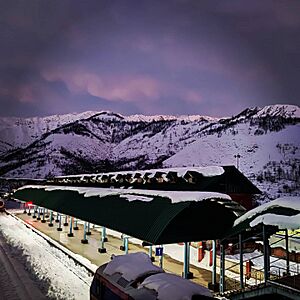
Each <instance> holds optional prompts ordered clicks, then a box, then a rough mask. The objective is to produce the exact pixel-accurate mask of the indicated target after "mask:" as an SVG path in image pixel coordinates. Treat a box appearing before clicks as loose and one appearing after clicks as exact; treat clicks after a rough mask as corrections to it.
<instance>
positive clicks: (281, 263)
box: [226, 250, 300, 275]
mask: <svg viewBox="0 0 300 300" xmlns="http://www.w3.org/2000/svg"><path fill="white" fill-rule="evenodd" d="M226 259H230V260H233V261H235V262H238V261H239V259H240V255H239V254H234V255H226ZM243 259H244V262H245V261H248V260H251V262H252V263H253V265H254V266H255V267H257V269H260V268H263V266H264V256H263V253H262V252H260V251H258V250H255V251H253V252H251V253H245V254H244V255H243ZM270 271H271V273H272V274H277V275H280V274H281V275H282V274H283V272H285V271H286V260H285V259H281V258H277V257H274V256H270ZM290 272H291V274H292V275H293V274H294V273H296V274H299V272H300V264H299V263H298V264H297V263H295V262H290Z"/></svg>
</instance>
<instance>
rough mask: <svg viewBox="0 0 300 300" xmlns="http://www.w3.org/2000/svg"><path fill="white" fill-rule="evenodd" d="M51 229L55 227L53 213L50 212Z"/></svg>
mask: <svg viewBox="0 0 300 300" xmlns="http://www.w3.org/2000/svg"><path fill="white" fill-rule="evenodd" d="M48 226H49V227H53V211H52V210H51V211H50V223H49V224H48Z"/></svg>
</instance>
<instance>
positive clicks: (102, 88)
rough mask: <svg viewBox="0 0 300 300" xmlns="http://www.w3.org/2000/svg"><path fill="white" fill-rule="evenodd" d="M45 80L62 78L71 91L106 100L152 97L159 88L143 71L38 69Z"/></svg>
mask: <svg viewBox="0 0 300 300" xmlns="http://www.w3.org/2000/svg"><path fill="white" fill-rule="evenodd" d="M42 76H43V77H44V78H45V79H46V80H47V81H59V80H60V81H63V82H64V83H65V84H66V85H67V87H68V88H69V90H70V91H71V92H74V93H88V94H90V95H92V96H96V97H100V98H104V99H107V100H110V101H120V100H121V101H125V102H131V101H133V102H135V101H141V100H144V99H147V100H156V99H158V98H159V97H160V96H161V93H162V92H163V86H162V85H161V84H160V83H159V82H158V80H156V79H154V78H151V77H150V76H147V75H130V74H127V75H118V74H115V75H100V74H96V73H92V72H89V71H80V70H71V69H55V70H47V71H43V72H42Z"/></svg>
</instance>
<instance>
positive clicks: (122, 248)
mask: <svg viewBox="0 0 300 300" xmlns="http://www.w3.org/2000/svg"><path fill="white" fill-rule="evenodd" d="M121 239H122V245H121V246H120V250H122V251H125V235H124V234H122V235H121Z"/></svg>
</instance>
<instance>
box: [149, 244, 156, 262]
mask: <svg viewBox="0 0 300 300" xmlns="http://www.w3.org/2000/svg"><path fill="white" fill-rule="evenodd" d="M149 257H150V259H151V261H155V258H154V256H152V245H150V246H149Z"/></svg>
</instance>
